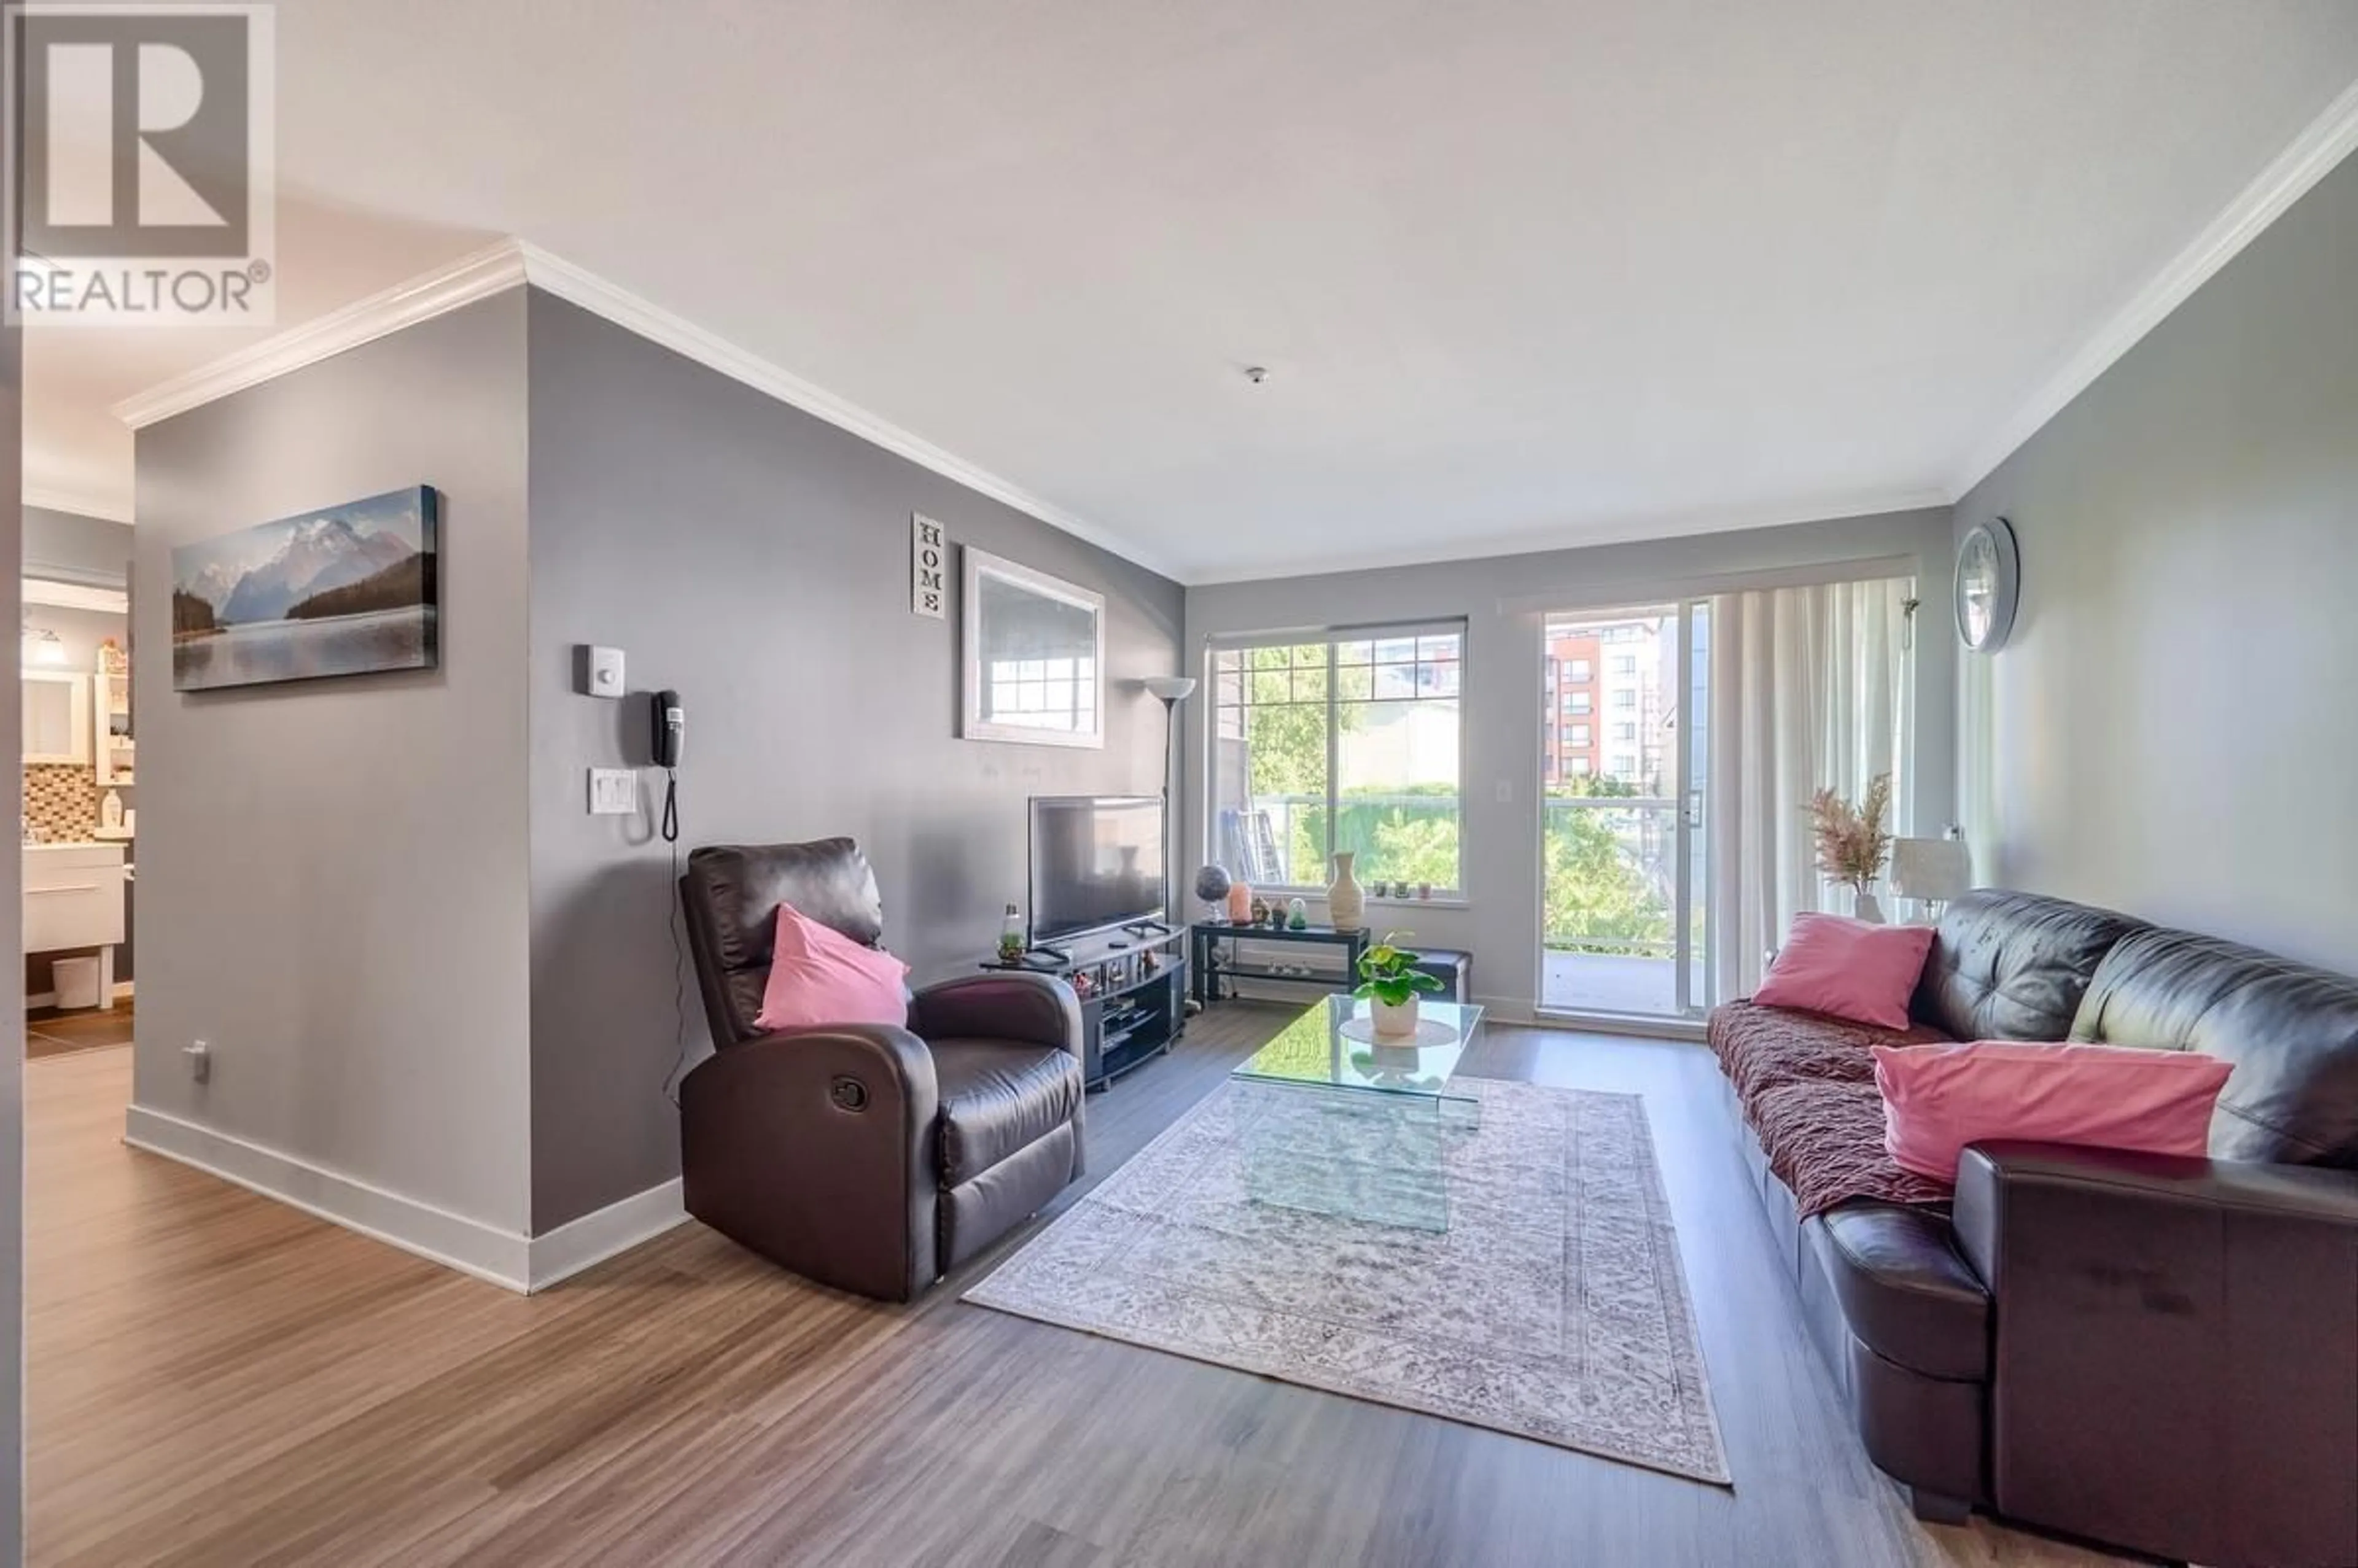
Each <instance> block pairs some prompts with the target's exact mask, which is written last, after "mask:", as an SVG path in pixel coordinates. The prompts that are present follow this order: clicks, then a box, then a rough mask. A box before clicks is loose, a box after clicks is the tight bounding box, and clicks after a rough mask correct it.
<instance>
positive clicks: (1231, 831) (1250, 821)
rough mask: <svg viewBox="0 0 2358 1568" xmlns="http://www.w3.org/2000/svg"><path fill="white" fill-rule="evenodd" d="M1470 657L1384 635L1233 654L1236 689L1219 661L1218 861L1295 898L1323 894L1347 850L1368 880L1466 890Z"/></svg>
mask: <svg viewBox="0 0 2358 1568" xmlns="http://www.w3.org/2000/svg"><path fill="white" fill-rule="evenodd" d="M1462 652H1463V639H1462V638H1461V637H1459V636H1457V635H1455V634H1441V635H1433V634H1430V633H1428V634H1425V635H1422V636H1419V635H1416V634H1406V635H1395V636H1381V635H1375V636H1369V637H1366V638H1355V639H1352V640H1349V641H1346V642H1342V643H1336V644H1334V645H1333V647H1332V648H1331V649H1330V648H1329V646H1328V645H1327V644H1326V643H1299V644H1293V645H1289V646H1284V647H1269V648H1247V649H1240V650H1234V651H1232V652H1231V653H1230V654H1228V655H1227V656H1228V659H1229V665H1228V668H1229V669H1230V670H1232V671H1233V672H1234V673H1233V674H1232V675H1230V676H1229V678H1228V680H1226V681H1222V680H1219V679H1217V675H1218V672H1219V665H1217V664H1216V665H1215V673H1216V679H1215V682H1214V686H1215V693H1214V696H1215V701H1216V707H1215V711H1214V719H1213V726H1212V732H1213V741H1212V756H1211V760H1210V769H1209V776H1210V781H1211V802H1210V804H1211V807H1212V829H1213V841H1214V850H1213V853H1214V858H1216V859H1217V860H1218V861H1219V862H1220V864H1222V865H1223V866H1225V867H1227V868H1228V871H1229V874H1230V875H1231V876H1233V877H1235V878H1236V879H1237V880H1238V881H1245V882H1249V883H1250V884H1251V885H1253V886H1254V887H1256V888H1264V889H1270V890H1272V891H1278V890H1282V891H1289V892H1290V891H1293V890H1297V889H1299V890H1313V889H1317V888H1323V887H1324V886H1325V884H1326V882H1327V881H1328V880H1329V878H1330V877H1331V876H1332V874H1333V873H1332V870H1331V861H1330V860H1329V856H1330V853H1331V851H1332V850H1333V849H1353V850H1356V851H1357V853H1358V856H1359V860H1358V873H1359V876H1360V878H1361V879H1362V880H1363V881H1374V880H1378V879H1380V880H1382V881H1402V882H1407V883H1409V884H1411V885H1414V884H1416V883H1419V882H1430V883H1432V884H1433V888H1434V890H1435V891H1436V892H1455V891H1457V889H1458V887H1459V885H1460V882H1461V881H1462V879H1461V876H1460V873H1459V869H1458V859H1459V856H1458V839H1459V823H1460V820H1461V812H1460V806H1459V798H1458V796H1459V779H1458V754H1459V747H1460V736H1459V713H1458V694H1459V692H1460V689H1461V687H1462V683H1463V678H1464V677H1463V676H1462V674H1461V673H1460V669H1461V666H1460V663H1459V660H1460V656H1461V654H1462ZM1330 739H1331V741H1332V744H1333V746H1334V749H1335V751H1336V762H1337V764H1338V767H1337V776H1336V778H1335V779H1333V780H1331V781H1330V780H1329V779H1328V777H1327V752H1328V746H1329V741H1330Z"/></svg>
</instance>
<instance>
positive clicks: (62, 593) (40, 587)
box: [24, 563, 131, 615]
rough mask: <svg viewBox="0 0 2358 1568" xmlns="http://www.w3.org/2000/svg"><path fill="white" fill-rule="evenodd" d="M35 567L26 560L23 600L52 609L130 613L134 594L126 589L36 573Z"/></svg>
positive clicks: (29, 603) (113, 613)
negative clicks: (37, 575)
mask: <svg viewBox="0 0 2358 1568" xmlns="http://www.w3.org/2000/svg"><path fill="white" fill-rule="evenodd" d="M33 570H34V568H33V567H32V565H31V564H30V563H27V566H26V568H25V572H26V576H25V600H24V601H25V603H27V604H28V605H32V604H38V605H45V606H47V607H48V608H49V609H51V610H94V611H98V612H99V613H101V614H103V615H128V614H130V613H131V595H130V593H129V591H128V590H126V589H122V588H115V587H107V586H104V585H102V584H98V583H81V582H70V581H60V580H59V579H56V578H48V577H36V576H34V575H33Z"/></svg>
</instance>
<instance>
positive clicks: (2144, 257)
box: [27, 0, 2358, 580]
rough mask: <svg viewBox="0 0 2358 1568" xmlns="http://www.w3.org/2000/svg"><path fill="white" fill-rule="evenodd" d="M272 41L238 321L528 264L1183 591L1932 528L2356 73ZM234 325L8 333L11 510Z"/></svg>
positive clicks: (1485, 49) (2249, 6) (965, 30)
mask: <svg viewBox="0 0 2358 1568" xmlns="http://www.w3.org/2000/svg"><path fill="white" fill-rule="evenodd" d="M277 31H278V48H279V70H278V81H279V92H278V123H279V134H278V139H279V168H280V192H281V194H280V222H281V230H282V236H281V243H280V257H279V277H280V280H281V283H280V287H281V290H282V293H281V304H280V325H281V327H285V326H287V325H292V324H294V323H295V322H297V321H299V320H302V319H306V318H308V317H309V316H311V315H315V314H318V313H319V312H321V311H324V310H327V309H329V308H333V307H335V306H337V305H340V304H342V303H345V302H347V301H349V300H351V299H352V298H355V297H359V296H361V295H363V294H366V293H369V292H372V291H373V290H375V289H378V288H381V287H386V286H388V285H391V284H394V283H396V282H399V281H401V280H402V279H404V278H406V277H408V276H413V275H415V274H416V273H419V272H421V271H424V270H426V269H427V268H428V267H431V266H433V265H438V264H439V263H442V262H444V261H447V260H449V259H450V258H452V257H455V256H458V255H460V254H465V253H468V252H471V251H474V250H476V249H478V248H479V247H481V245H482V244H483V243H485V242H486V241H487V240H489V239H492V238H493V237H496V236H499V235H503V234H516V235H521V236H523V237H524V238H525V239H527V240H530V241H532V242H535V243H537V244H539V245H542V246H545V247H546V248H547V249H548V250H550V251H552V252H554V253H556V254H558V255H560V256H562V257H564V258H565V259H567V260H568V261H569V262H572V263H574V264H576V265H579V266H581V267H583V268H586V269H588V270H589V271H590V272H592V273H595V274H597V275H599V276H602V277H604V278H606V279H609V280H611V282H612V283H614V284H616V285H618V286H620V287H622V288H624V289H628V290H630V291H632V292H633V293H635V294H637V295H639V296H642V297H644V298H646V299H647V300H650V301H653V302H654V303H655V304H656V305H659V306H662V307H664V308H667V309H669V310H670V311H672V312H674V313H676V314H677V315H679V316H681V317H684V318H686V319H687V320H689V321H691V322H694V323H695V324H697V325H698V326H700V327H702V328H705V329H707V330H710V331H712V332H714V333H717V334H719V336H721V337H722V338H725V339H727V340H729V341H731V342H733V343H735V344H737V345H738V346H740V347H741V348H742V349H744V350H746V351H750V352H752V353H753V354H755V355H758V356H760V357H762V358H763V359H766V360H768V361H770V362H773V363H774V364H776V365H778V366H781V367H784V369H785V370H787V371H790V372H791V373H794V374H795V375H797V376H799V377H801V378H803V379H804V380H806V381H807V382H809V383H812V384H816V385H817V386H819V387H822V388H825V389H827V391H828V392H830V393H832V394H834V395H836V396H838V397H839V398H841V399H843V400H845V401H847V402H849V403H850V404H853V405H856V406H860V407H862V408H864V409H866V410H868V411H870V412H871V413H872V414H873V415H875V416H879V417H880V418H882V419H883V420H886V421H889V422H891V423H892V424H894V425H897V426H899V427H902V428H903V429H904V430H907V431H910V432H913V433H914V434H915V435H916V436H917V437H919V438H923V439H924V440H926V441H929V442H931V443H933V444H934V445H935V446H936V447H939V448H941V449H946V451H948V452H950V453H954V454H956V455H957V457H958V458H960V459H963V460H966V461H968V462H969V463H971V464H973V465H976V466H977V467H979V468H980V469H983V470H989V471H990V472H991V473H993V474H995V475H998V476H1000V477H1001V479H1003V480H1004V481H1007V482H1008V484H1009V485H1011V486H1012V487H1015V488H1019V489H1021V490H1022V491H1023V492H1029V493H1030V494H1032V495H1034V496H1037V497H1039V498H1041V499H1042V501H1043V502H1044V503H1046V504H1047V506H1048V507H1049V508H1051V509H1056V510H1061V511H1063V512H1065V513H1068V514H1073V515H1076V516H1078V517H1080V518H1083V519H1086V520H1087V522H1088V523H1089V524H1093V525H1094V529H1095V530H1096V531H1098V532H1099V533H1100V534H1102V535H1106V536H1108V537H1110V538H1112V539H1114V540H1116V541H1119V542H1121V543H1122V544H1123V545H1124V546H1126V547H1128V548H1129V549H1130V550H1131V551H1132V552H1133V553H1135V554H1137V555H1138V556H1139V557H1141V559H1145V560H1148V561H1150V562H1152V563H1155V564H1158V565H1163V566H1164V567H1165V568H1168V569H1171V570H1174V572H1175V573H1177V574H1178V575H1180V576H1182V577H1184V578H1186V579H1190V580H1213V579H1222V578H1229V577H1241V576H1253V575H1262V574H1266V573H1271V572H1275V571H1282V570H1285V569H1290V568H1296V567H1302V566H1316V567H1320V568H1328V567H1332V566H1334V565H1336V564H1338V563H1343V562H1347V561H1352V560H1389V559H1409V558H1431V557H1443V556H1452V555H1472V554H1478V553H1486V552H1488V551H1492V550H1497V549H1502V548H1530V547H1540V546H1554V545H1565V544H1577V543H1583V542H1587V541H1592V540H1598V539H1606V538H1619V537H1628V536H1630V535H1636V534H1647V533H1667V532H1685V531H1693V530H1696V529H1701V528H1708V527H1713V526H1725V525H1736V524H1744V523H1750V522H1758V521H1763V520H1768V519H1771V518H1779V517H1790V516H1801V515H1810V514H1828V513H1833V512H1852V511H1859V510H1866V509H1869V508H1872V507H1875V506H1877V505H1882V504H1887V503H1902V502H1909V501H1920V500H1923V499H1927V498H1935V497H1938V496H1942V495H1945V494H1947V493H1949V492H1950V491H1951V490H1952V487H1953V485H1954V483H1955V481H1957V480H1958V478H1959V477H1960V474H1961V471H1962V470H1963V469H1964V468H1965V467H1966V466H1968V465H1969V464H1970V463H1971V462H1972V461H1973V460H1974V456H1975V454H1976V453H1977V452H1979V451H1982V450H1983V449H1986V448H1987V447H1988V445H1989V444H1990V442H1991V441H1992V439H1993V438H1994V437H1996V436H1997V435H1999V434H2000V433H2001V432H2003V431H2005V430H2006V428H2007V427H2008V425H2009V421H2012V420H2014V419H2016V418H2017V416H2018V415H2019V414H2020V411H2021V410H2022V409H2023V408H2024V406H2025V405H2026V403H2027V402H2029V401H2030V400H2032V399H2034V398H2035V397H2036V395H2038V393H2039V389H2040V388H2041V387H2042V385H2044V384H2048V383H2049V382H2050V380H2051V379H2052V378H2053V377H2054V376H2055V375H2056V373H2058V371H2059V370H2060V369H2061V367H2063V366H2064V365H2065V364H2066V363H2067V362H2069V361H2070V360H2071V357H2072V356H2073V354H2074V353H2075V351H2080V350H2081V349H2082V347H2083V345H2085V344H2086V343H2087V342H2088V341H2090V339H2091V337H2092V335H2094V334H2097V333H2098V332H2099V331H2100V330H2101V329H2102V328H2103V327H2104V324H2105V323H2106V322H2107V320H2108V319H2111V318H2113V317H2114V316H2115V313H2116V312H2118V311H2119V310H2120V309H2121V308H2123V307H2124V306H2125V304H2127V303H2128V302H2129V301H2131V300H2132V299H2133V298H2135V297H2136V296H2137V295H2138V293H2139V291H2140V290H2141V289H2142V288H2144V287H2146V286H2147V284H2148V283H2149V282H2150V281H2151V280H2152V279H2153V278H2154V277H2155V276H2156V275H2157V274H2158V273H2160V272H2162V271H2163V269H2164V268H2165V267H2167V266H2168V265H2169V264H2170V263H2171V261H2172V260H2173V258H2174V257H2177V256H2178V255H2179V254H2180V252H2181V251H2183V250H2184V249H2185V248H2186V247H2187V246H2188V245H2189V243H2190V242H2192V241H2194V240H2195V239H2196V237H2197V236H2198V235H2199V234H2201V232H2203V230H2204V228H2205V226H2206V225H2207V224H2210V223H2212V221H2213V220H2214V219H2216V218H2217V217H2218V216H2219V215H2220V214H2221V212H2222V211H2223V210H2224V209H2226V208H2227V207H2228V206H2229V204H2230V203H2231V202H2232V201H2234V200H2235V199H2236V197H2237V196H2238V194H2239V192H2241V191H2243V190H2244V188H2245V187H2246V186H2247V185H2248V184H2249V183H2250V182H2251V181H2252V180H2253V179H2254V178H2255V176H2256V175H2258V174H2259V173H2260V172H2261V171H2262V169H2263V168H2266V166H2267V165H2268V164H2269V162H2270V160H2271V159H2273V158H2275V157H2277V155H2278V154H2280V153H2281V152H2283V150H2284V149H2285V148H2286V147H2287V146H2288V145H2289V144H2291V143H2293V142H2294V140H2295V138H2296V137H2298V136H2299V135H2300V134H2301V132H2302V131H2303V129H2304V127H2307V126H2309V124H2310V123H2311V122H2312V121H2313V120H2314V119H2316V117H2317V116H2318V115H2319V114H2320V112H2321V111H2323V110H2324V109H2326V108H2327V106H2328V105H2329V104H2330V103H2332V102H2333V101H2334V100H2335V98H2336V96H2337V95H2338V94H2340V93H2342V92H2343V91H2344V90H2345V89H2347V88H2349V87H2350V85H2351V84H2352V83H2353V81H2358V4H2353V3H2351V0H2236V3H2234V4H2221V3H2219V0H1975V3H1974V4H1973V5H1942V4H1936V3H1934V0H1910V3H1895V0H1781V3H1779V4H1775V5H1763V4H1759V3H1758V0H1716V3H1713V0H1690V3H1685V4H1671V3H1661V0H1655V3H1650V4H1645V5H1637V4H1631V3H1629V0H1579V3H1568V0H1552V3H1548V4H1539V3H1532V0H1455V3H1452V4H1447V5H1444V4H1437V3H1433V0H1292V3H1290V4H1285V5H1272V4H1270V3H1269V0H1193V3H1191V4H1188V5H1170V4H1168V3H1167V0H1024V3H1021V4H1018V3H1013V0H990V3H981V0H978V3H973V4H966V5H946V4H942V3H940V0H929V3H924V4H918V3H912V0H830V3H805V0H795V3H791V4H785V3H773V4H766V5H747V4H736V5H727V4H720V3H719V0H669V3H666V4H655V3H654V0H398V3H395V0H280V4H279V5H278V24H277ZM241 342H242V336H241V335H240V334H235V333H226V332H222V331H221V330H203V331H181V332H176V333H157V332H124V333H110V334H103V335H101V334H92V333H88V332H79V333H75V332H61V331H49V332H40V333H37V334H35V335H34V341H32V342H31V344H30V345H29V347H28V354H27V358H28V370H27V392H28V399H27V401H28V404H29V412H28V417H27V489H28V491H38V492H47V493H56V492H68V493H70V494H77V495H84V496H89V497H92V502H93V504H96V503H100V502H103V503H106V504H108V505H110V506H111V507H113V508H114V509H115V510H117V511H118V512H124V513H127V511H128V506H129V491H130V472H129V440H128V437H127V434H126V433H125V432H124V430H123V429H122V428H121V427H119V425H117V424H116V422H115V421H114V420H112V419H111V418H110V417H109V416H107V414H106V412H105V410H106V408H107V406H109V405H110V404H112V403H114V401H116V400H117V399H119V398H122V397H124V396H126V395H130V394H133V393H135V392H138V391H141V390H144V389H145V388H146V387H148V386H150V385H152V384H155V383H157V382H158V381H161V380H164V379H166V378H168V377H169V376H171V375H173V374H176V373H180V372H183V371H185V370H188V369H189V368H191V367H193V366H195V365H197V364H200V363H202V362H205V361H208V360H211V359H213V358H216V357H218V356H220V355H221V354H222V353H225V352H227V351H230V350H232V349H234V348H236V347H239V346H241ZM1249 364H1260V365H1266V366H1268V367H1270V370H1271V375H1270V377H1269V379H1268V381H1267V383H1266V384H1262V385H1259V386H1255V385H1252V384H1249V383H1248V382H1247V380H1246V379H1245V377H1244V376H1243V374H1242V369H1243V367H1244V366H1246V365H1249Z"/></svg>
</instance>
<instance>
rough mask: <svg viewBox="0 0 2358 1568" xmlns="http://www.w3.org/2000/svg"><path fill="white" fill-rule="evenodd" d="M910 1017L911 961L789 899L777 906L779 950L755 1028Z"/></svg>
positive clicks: (895, 1021) (903, 1020) (896, 1021)
mask: <svg viewBox="0 0 2358 1568" xmlns="http://www.w3.org/2000/svg"><path fill="white" fill-rule="evenodd" d="M753 1022H754V1025H755V1027H757V1028H761V1029H807V1028H810V1027H811V1026H813V1025H815V1024H821V1023H891V1024H895V1025H905V1024H906V1023H907V1022H909V966H908V965H906V964H904V963H903V962H902V961H901V960H900V959H898V958H896V957H892V954H890V953H887V952H884V951H883V950H882V949H881V948H876V947H867V946H861V945H860V944H859V943H857V942H854V941H853V940H852V939H851V938H850V937H849V936H846V935H844V934H843V933H842V932H840V931H838V930H837V929H836V928H835V927H834V926H832V925H823V924H821V923H820V922H818V921H816V920H813V919H812V918H811V917H810V916H809V915H807V914H804V913H803V912H802V911H801V910H799V909H796V908H795V906H794V905H793V904H791V903H782V904H780V905H778V939H777V949H776V951H775V952H774V953H773V955H772V957H771V958H770V983H769V984H768V985H766V986H764V987H763V989H762V1012H761V1016H760V1017H758V1018H756V1019H754V1020H753Z"/></svg>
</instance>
